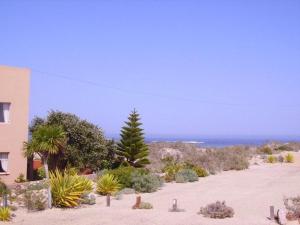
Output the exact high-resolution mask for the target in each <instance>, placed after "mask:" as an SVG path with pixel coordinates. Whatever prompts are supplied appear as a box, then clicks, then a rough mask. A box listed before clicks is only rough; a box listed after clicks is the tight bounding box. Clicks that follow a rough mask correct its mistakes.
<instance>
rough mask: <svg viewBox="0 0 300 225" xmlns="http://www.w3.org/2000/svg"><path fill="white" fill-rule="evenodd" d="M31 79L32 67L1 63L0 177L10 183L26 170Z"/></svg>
mask: <svg viewBox="0 0 300 225" xmlns="http://www.w3.org/2000/svg"><path fill="white" fill-rule="evenodd" d="M29 79H30V71H29V69H24V68H14V67H7V66H1V65H0V178H1V180H3V181H4V182H6V183H8V184H9V183H13V182H14V180H15V179H16V178H17V177H18V176H19V175H20V174H21V173H23V174H24V175H25V176H26V172H27V171H26V170H27V160H26V159H25V158H24V156H23V152H22V151H23V142H24V141H27V140H28V120H29Z"/></svg>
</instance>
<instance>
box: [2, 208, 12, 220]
mask: <svg viewBox="0 0 300 225" xmlns="http://www.w3.org/2000/svg"><path fill="white" fill-rule="evenodd" d="M10 219H11V214H10V209H9V208H8V207H1V208H0V221H10Z"/></svg>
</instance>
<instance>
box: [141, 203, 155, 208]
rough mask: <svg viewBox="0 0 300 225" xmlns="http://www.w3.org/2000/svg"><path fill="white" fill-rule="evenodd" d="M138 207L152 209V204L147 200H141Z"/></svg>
mask: <svg viewBox="0 0 300 225" xmlns="http://www.w3.org/2000/svg"><path fill="white" fill-rule="evenodd" d="M138 209H153V205H152V204H151V203H149V202H141V204H140V206H139V208H138Z"/></svg>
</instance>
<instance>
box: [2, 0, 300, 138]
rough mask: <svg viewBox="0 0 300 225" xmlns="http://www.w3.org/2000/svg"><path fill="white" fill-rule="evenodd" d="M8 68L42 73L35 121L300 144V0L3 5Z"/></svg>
mask: <svg viewBox="0 0 300 225" xmlns="http://www.w3.org/2000/svg"><path fill="white" fill-rule="evenodd" d="M0 27H1V35H0V64H2V65H10V66H17V67H27V68H30V69H31V93H30V95H31V97H30V119H32V118H33V117H34V116H36V115H37V116H42V117H45V116H46V115H47V112H48V111H49V110H51V109H53V110H61V111H64V112H71V113H74V114H76V115H78V116H80V117H81V118H83V119H86V120H88V121H91V122H93V123H95V124H97V125H99V126H100V127H101V128H103V130H104V131H105V134H106V135H108V136H110V135H116V134H118V133H119V130H120V128H121V127H122V126H123V124H124V121H125V120H126V119H127V116H128V114H129V113H130V112H131V111H132V110H133V109H134V108H136V109H137V111H138V112H139V113H140V115H141V118H142V122H143V128H144V129H145V133H146V136H147V137H150V136H157V137H159V136H166V137H168V136H169V137H171V136H172V137H175V136H186V137H187V136H191V137H201V136H216V135H220V136H300V98H299V97H300V89H299V87H300V86H299V84H300V1H299V0H280V1H279V0H252V1H243V0H239V1H238V0H226V1H223V0H218V1H217V0H201V1H200V0H195V1H193V0H188V1H186V0H181V1H179V0H173V1H171V0H161V1H158V0H155V1H154V0H152V1H151V0H148V1H146V0H139V1H138V0H136V1H130V0H127V1H104V0H103V1H101V0H99V1H96V0H89V1H84V0H81V1H80V0H73V1H71V0H65V1H63V0H62V1H55V0H52V1H46V0H44V1H37V0H36V1H30V0H25V1H21V0H20V1H14V0H2V1H0Z"/></svg>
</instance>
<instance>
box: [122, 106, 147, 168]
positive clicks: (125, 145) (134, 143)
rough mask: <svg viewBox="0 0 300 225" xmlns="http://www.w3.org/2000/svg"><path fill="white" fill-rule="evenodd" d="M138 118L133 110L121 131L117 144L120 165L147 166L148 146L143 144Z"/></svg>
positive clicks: (142, 134)
mask: <svg viewBox="0 0 300 225" xmlns="http://www.w3.org/2000/svg"><path fill="white" fill-rule="evenodd" d="M139 121H140V117H139V114H138V113H137V111H136V110H135V109H134V110H133V112H132V113H131V114H130V115H129V117H128V121H127V122H125V126H124V127H122V130H121V140H120V142H119V143H118V148H117V155H118V156H119V158H120V160H121V163H122V164H124V165H130V166H133V167H143V166H145V165H146V164H149V163H150V162H149V160H148V158H147V157H148V155H149V150H148V146H147V145H146V144H145V140H144V133H143V129H142V128H141V125H142V123H141V122H139Z"/></svg>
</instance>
